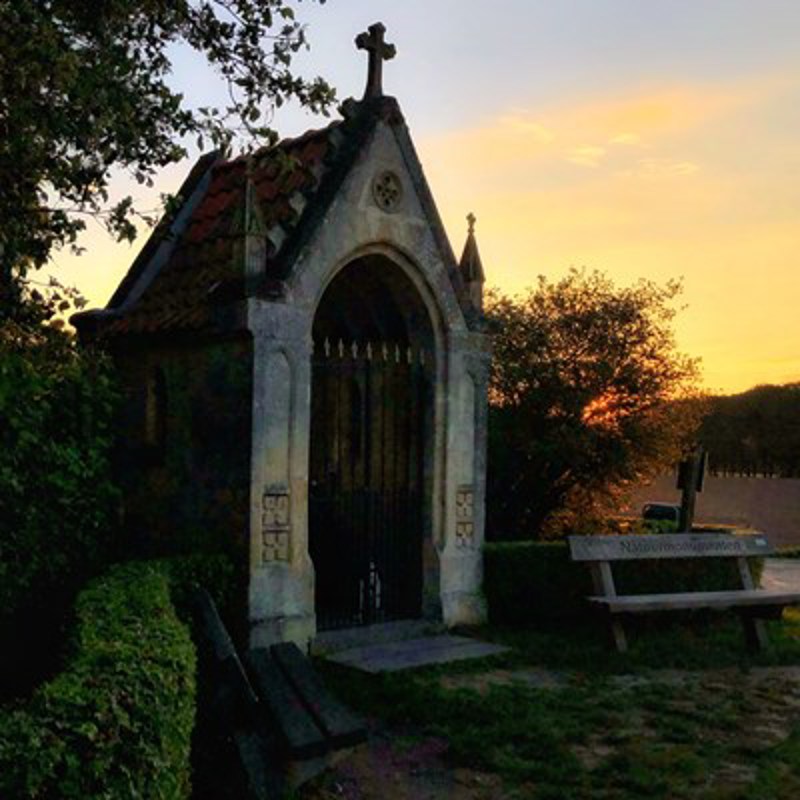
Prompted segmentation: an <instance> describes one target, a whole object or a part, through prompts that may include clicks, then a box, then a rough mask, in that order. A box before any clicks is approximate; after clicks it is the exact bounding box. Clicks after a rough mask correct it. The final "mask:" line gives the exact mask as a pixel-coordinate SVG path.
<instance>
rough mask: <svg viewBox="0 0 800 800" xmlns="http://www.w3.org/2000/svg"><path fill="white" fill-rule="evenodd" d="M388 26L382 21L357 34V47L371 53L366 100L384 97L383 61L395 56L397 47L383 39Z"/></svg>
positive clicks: (365, 92)
mask: <svg viewBox="0 0 800 800" xmlns="http://www.w3.org/2000/svg"><path fill="white" fill-rule="evenodd" d="M385 33H386V27H385V26H384V24H383V23H382V22H376V23H375V24H374V25H370V26H369V28H367V30H366V31H365V32H364V33H359V34H358V36H356V47H357V48H358V49H359V50H366V51H367V52H368V53H369V72H368V74H367V88H366V89H365V90H364V100H371V99H372V98H374V97H383V62H384V61H389V60H390V59H392V58H394V57H395V55H396V53H397V49H396V48H395V46H394V45H393V44H389V43H388V42H385V41H384V40H383V36H384V34H385Z"/></svg>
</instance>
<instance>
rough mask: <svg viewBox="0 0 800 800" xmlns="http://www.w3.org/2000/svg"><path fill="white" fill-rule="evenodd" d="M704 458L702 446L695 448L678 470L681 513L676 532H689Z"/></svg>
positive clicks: (704, 461)
mask: <svg viewBox="0 0 800 800" xmlns="http://www.w3.org/2000/svg"><path fill="white" fill-rule="evenodd" d="M705 464H706V458H705V453H704V451H703V448H702V447H699V448H697V449H696V450H695V451H694V452H693V453H692V454H691V455H690V456H689V457H688V458H687V459H686V460H685V461H682V462H681V464H680V468H679V471H678V488H679V489H680V490H681V491H682V495H681V513H680V518H679V520H678V533H691V531H692V524H693V522H694V506H695V500H696V499H697V492H699V491H702V488H703V477H704V476H703V472H704V471H705Z"/></svg>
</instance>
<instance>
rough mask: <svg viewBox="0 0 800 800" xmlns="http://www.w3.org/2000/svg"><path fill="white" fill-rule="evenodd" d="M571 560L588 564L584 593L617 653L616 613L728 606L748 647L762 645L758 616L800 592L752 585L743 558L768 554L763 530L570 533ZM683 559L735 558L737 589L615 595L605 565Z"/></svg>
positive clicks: (623, 643) (775, 611) (620, 642)
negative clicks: (607, 626)
mask: <svg viewBox="0 0 800 800" xmlns="http://www.w3.org/2000/svg"><path fill="white" fill-rule="evenodd" d="M569 546H570V554H571V556H572V560H573V561H582V562H585V563H587V564H588V565H589V566H590V567H591V571H592V580H593V583H594V590H595V592H596V594H595V595H592V596H591V597H589V598H587V599H588V600H589V602H590V603H592V605H594V606H597V607H601V608H604V609H605V610H606V611H607V613H608V615H609V617H610V622H611V632H612V634H613V637H614V642H615V644H616V646H617V650H619V652H621V653H624V652H625V651H626V650H627V647H628V645H627V640H626V638H625V630H624V628H623V626H622V622H621V620H620V617H619V615H621V614H645V613H651V612H661V611H683V610H687V609H713V610H717V611H721V610H732V611H735V612H737V613H738V614H739V616H740V618H741V620H742V625H743V628H744V633H745V638H746V640H747V644H748V647H750V648H751V649H753V650H757V649H761V648H764V647H766V646H767V644H768V640H767V632H766V628H765V626H764V623H763V621H762V619H760V617H767V618H768V617H774V616H779V615H780V613H781V611H782V610H783V608H784V607H785V606H788V605H794V604H797V603H800V593H793V592H780V591H767V590H765V589H759V588H757V587H756V585H755V581H754V580H753V575H752V573H751V571H750V563H749V560H748V559H751V558H757V557H762V556H766V555H769V554H771V553H772V552H773V550H772V547H771V546H770V544H769V542H768V541H767V538H766V536H764V535H763V534H752V535H742V534H729V533H675V534H655V535H630V536H570V537H569ZM684 558H735V559H736V562H737V565H738V568H739V576H740V578H741V583H742V587H741V589H734V590H731V591H725V592H680V593H676V594H639V595H619V594H617V590H616V587H615V585H614V576H613V574H612V571H611V564H612V563H613V562H616V561H642V560H654V559H684Z"/></svg>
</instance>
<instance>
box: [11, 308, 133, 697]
mask: <svg viewBox="0 0 800 800" xmlns="http://www.w3.org/2000/svg"><path fill="white" fill-rule="evenodd" d="M115 397H116V390H115V388H114V384H113V381H112V378H111V372H110V366H109V364H108V362H107V361H106V359H105V358H103V357H102V356H101V355H100V354H98V353H89V352H86V351H82V350H80V349H78V348H77V347H76V345H75V342H74V340H73V339H72V338H71V337H69V336H67V335H66V334H64V333H62V332H60V331H58V330H56V329H54V328H51V327H49V326H47V325H43V324H42V325H36V326H33V327H25V326H23V325H15V324H13V323H11V322H6V323H4V324H3V325H0V530H2V536H0V641H4V642H7V641H14V642H15V647H14V648H7V649H6V652H5V653H4V658H3V659H2V666H3V670H2V671H3V673H4V674H2V675H0V685H3V686H5V687H8V686H9V685H11V684H13V683H15V682H16V680H17V678H18V677H20V676H21V678H22V682H23V683H26V684H27V683H29V680H26V678H27V677H28V675H29V673H30V670H31V667H32V666H33V665H36V664H37V663H42V662H43V661H44V660H46V656H47V655H48V654H49V653H52V652H57V651H58V647H57V646H55V645H54V642H53V639H54V638H55V637H54V634H55V633H56V632H57V630H58V626H59V625H60V624H61V622H62V618H61V614H60V613H59V612H60V611H61V610H62V609H66V608H70V607H71V606H72V603H73V599H74V596H75V593H76V592H77V590H78V588H79V587H80V586H82V585H84V584H85V583H86V581H87V580H88V579H89V577H91V576H93V575H96V574H97V573H98V572H99V571H100V570H101V569H103V567H104V565H105V564H107V563H108V557H109V552H110V545H111V542H110V535H109V532H110V531H111V530H112V529H113V522H114V517H115V514H116V509H117V506H118V494H117V491H116V489H115V488H114V486H113V484H112V483H111V480H110V478H109V474H110V466H109V458H110V452H111V418H112V414H113V406H114V402H115ZM34 630H35V631H36V638H35V640H34V639H33V638H31V640H30V644H31V645H35V644H38V645H39V647H38V648H36V647H33V648H31V649H30V652H29V648H28V647H27V646H26V645H27V644H28V642H26V641H25V639H26V636H27V635H28V633H29V632H30V631H34ZM9 650H11V651H12V652H9ZM12 656H14V658H12ZM12 665H13V667H12ZM23 688H24V687H23Z"/></svg>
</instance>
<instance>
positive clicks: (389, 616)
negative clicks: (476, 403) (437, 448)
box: [309, 257, 433, 630]
mask: <svg viewBox="0 0 800 800" xmlns="http://www.w3.org/2000/svg"><path fill="white" fill-rule="evenodd" d="M313 337H314V356H313V365H312V369H313V372H312V402H311V464H310V497H309V550H310V553H311V557H312V559H313V561H314V568H315V573H316V614H317V626H318V628H319V629H320V630H331V629H334V628H348V627H355V626H359V625H369V624H373V623H378V622H388V621H390V620H398V619H409V618H415V617H419V616H420V615H421V610H422V588H423V587H422V582H423V577H422V576H423V567H422V551H423V548H422V543H423V537H424V535H425V530H426V524H425V514H426V511H427V509H428V507H429V500H428V497H427V492H426V486H427V477H426V476H427V474H428V471H429V470H428V453H427V449H426V444H427V443H428V441H429V440H430V438H431V436H430V430H429V427H430V417H431V415H430V413H429V410H430V399H431V398H430V394H431V393H430V381H429V378H428V375H429V370H430V367H431V362H432V360H433V353H432V351H431V349H430V341H431V339H430V323H429V320H428V317H427V313H426V312H425V309H424V307H423V306H422V303H421V301H420V299H419V296H418V294H417V292H416V290H415V289H414V287H413V285H412V284H411V282H410V280H409V279H408V278H407V277H406V276H405V274H404V273H402V271H401V270H400V269H399V268H398V267H396V266H395V265H394V264H392V263H391V262H390V261H389V260H388V259H385V258H379V257H373V258H369V259H359V260H358V261H355V262H353V263H352V264H350V265H349V266H348V267H346V268H345V269H344V270H342V271H341V272H340V273H339V274H338V275H337V276H336V278H335V279H334V280H333V282H332V283H331V285H330V286H329V287H328V289H327V290H326V292H325V294H324V295H323V298H322V301H321V302H320V306H319V308H318V310H317V315H316V317H315V321H314V330H313Z"/></svg>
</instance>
